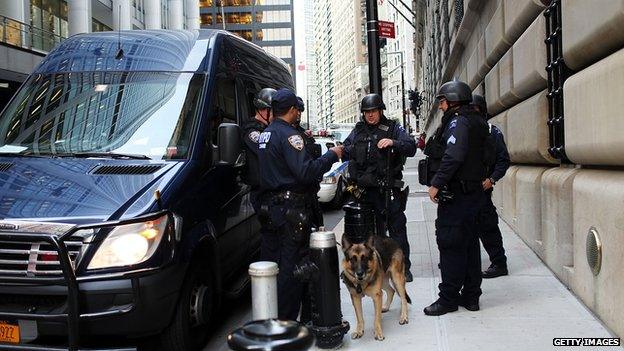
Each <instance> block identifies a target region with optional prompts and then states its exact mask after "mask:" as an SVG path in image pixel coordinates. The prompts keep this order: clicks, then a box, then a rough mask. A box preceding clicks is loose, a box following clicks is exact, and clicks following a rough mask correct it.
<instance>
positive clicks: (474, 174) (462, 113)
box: [424, 80, 488, 316]
mask: <svg viewBox="0 0 624 351" xmlns="http://www.w3.org/2000/svg"><path fill="white" fill-rule="evenodd" d="M436 98H437V99H438V101H439V105H438V106H439V108H440V109H441V110H442V111H443V112H444V115H443V117H442V123H441V126H440V128H438V131H437V132H436V134H439V135H436V136H435V137H434V138H433V140H430V141H429V143H432V142H435V143H438V144H439V147H440V148H442V149H443V155H442V157H441V159H440V160H439V168H438V169H437V171H436V172H435V175H434V176H433V179H432V180H431V182H430V184H431V187H430V188H429V197H430V199H431V200H432V201H433V202H435V203H438V217H437V219H436V241H437V244H438V249H439V251H440V270H441V275H442V282H441V283H440V284H439V285H438V288H439V289H440V292H439V298H438V299H437V300H436V301H435V302H434V303H432V304H431V305H430V306H427V307H425V309H424V312H425V314H426V315H429V316H439V315H443V314H445V313H448V312H453V311H457V306H458V305H459V306H464V307H465V308H466V309H468V310H470V311H477V310H479V297H480V296H481V256H480V249H479V239H478V234H477V217H478V214H479V211H480V209H481V207H482V204H483V203H484V201H485V200H484V198H485V193H484V191H483V185H482V181H483V179H485V178H486V171H487V169H486V160H485V158H486V157H485V152H486V146H485V144H486V138H487V135H488V128H487V124H486V123H485V121H484V120H483V119H482V118H481V116H479V114H477V113H476V112H475V111H474V110H473V109H472V108H471V107H470V106H469V104H470V103H471V102H472V90H471V89H470V87H469V86H468V85H467V84H466V83H464V82H461V81H458V80H453V81H449V82H446V83H444V84H442V86H441V87H440V89H439V91H438V94H437V96H436ZM428 147H429V145H428ZM428 156H429V155H428ZM430 157H431V156H430Z"/></svg>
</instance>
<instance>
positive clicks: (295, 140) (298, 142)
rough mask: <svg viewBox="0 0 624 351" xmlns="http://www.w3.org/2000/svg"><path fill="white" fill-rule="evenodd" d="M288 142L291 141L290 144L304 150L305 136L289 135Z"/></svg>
mask: <svg viewBox="0 0 624 351" xmlns="http://www.w3.org/2000/svg"><path fill="white" fill-rule="evenodd" d="M288 142H289V143H290V145H291V146H292V147H294V148H295V149H297V150H299V151H301V150H303V146H304V144H303V138H302V137H301V135H298V134H297V135H291V136H289V137H288Z"/></svg>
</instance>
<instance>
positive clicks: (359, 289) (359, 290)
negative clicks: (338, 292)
mask: <svg viewBox="0 0 624 351" xmlns="http://www.w3.org/2000/svg"><path fill="white" fill-rule="evenodd" d="M340 278H341V279H342V282H343V283H345V285H346V286H348V287H351V288H354V289H355V291H356V292H357V293H358V294H361V293H362V285H361V284H357V285H355V284H353V283H352V282H351V281H350V280H349V279H348V278H347V275H346V274H345V272H342V273H340Z"/></svg>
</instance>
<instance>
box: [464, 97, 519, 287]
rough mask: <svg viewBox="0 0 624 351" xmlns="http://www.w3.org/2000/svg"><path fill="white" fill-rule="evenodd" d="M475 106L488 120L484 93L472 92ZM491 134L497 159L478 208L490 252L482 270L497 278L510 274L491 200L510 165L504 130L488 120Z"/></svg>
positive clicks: (482, 236)
mask: <svg viewBox="0 0 624 351" xmlns="http://www.w3.org/2000/svg"><path fill="white" fill-rule="evenodd" d="M472 106H473V108H474V109H475V110H476V111H477V112H478V113H479V114H480V115H481V117H482V118H483V119H484V120H485V121H487V120H488V118H489V116H488V112H487V104H486V103H485V98H484V97H483V96H481V95H476V94H475V95H473V96H472ZM488 127H489V132H490V138H492V140H493V143H494V149H495V151H496V152H495V154H496V157H495V161H494V163H493V164H492V165H491V166H490V167H489V169H488V173H489V176H488V177H487V178H486V179H485V180H484V181H483V190H485V195H486V196H485V204H484V206H483V207H482V208H481V211H480V212H479V218H478V223H479V238H480V239H481V243H482V244H483V248H485V251H487V253H488V256H490V266H489V267H488V269H487V270H485V272H483V273H482V276H483V278H486V279H487V278H496V277H500V276H503V275H507V274H509V273H508V270H507V256H505V248H504V247H503V236H502V234H501V231H500V229H499V228H498V213H496V207H495V206H494V203H493V202H492V192H493V191H494V185H496V183H497V182H498V181H499V180H500V179H501V178H503V177H504V176H505V173H506V172H507V169H508V168H509V163H510V161H509V152H507V145H505V138H504V137H503V133H502V132H501V131H500V129H498V128H497V127H496V126H495V125H492V124H488Z"/></svg>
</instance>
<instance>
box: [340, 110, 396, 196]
mask: <svg viewBox="0 0 624 351" xmlns="http://www.w3.org/2000/svg"><path fill="white" fill-rule="evenodd" d="M394 128H396V122H394V121H391V120H388V119H386V118H383V119H382V120H381V121H380V122H379V124H377V125H374V126H372V125H368V124H366V123H365V122H358V123H357V124H356V125H355V129H354V138H353V148H352V151H351V156H350V160H349V178H350V179H351V180H354V181H355V182H356V183H357V185H358V186H361V187H379V186H380V185H381V184H382V182H383V181H384V180H385V179H386V178H388V177H391V178H392V179H393V180H400V179H401V178H402V174H401V171H402V170H403V164H404V157H402V156H400V155H398V154H397V153H396V152H393V153H391V154H390V159H389V162H390V164H388V150H390V148H386V149H379V148H378V147H377V143H379V141H380V140H381V139H385V138H387V139H393V134H394ZM388 167H389V168H390V169H389V170H388ZM388 172H389V174H388Z"/></svg>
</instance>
